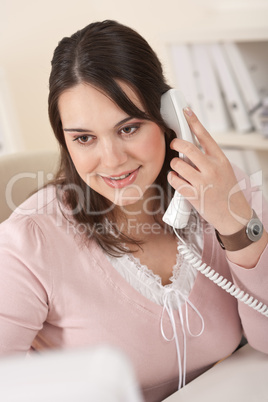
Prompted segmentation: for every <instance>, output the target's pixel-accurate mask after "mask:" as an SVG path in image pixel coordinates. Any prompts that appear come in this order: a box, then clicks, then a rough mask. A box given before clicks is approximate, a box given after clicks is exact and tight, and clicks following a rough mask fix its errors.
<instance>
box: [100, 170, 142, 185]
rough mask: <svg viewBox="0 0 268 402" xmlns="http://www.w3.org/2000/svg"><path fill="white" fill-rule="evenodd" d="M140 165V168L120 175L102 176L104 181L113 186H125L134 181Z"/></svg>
mask: <svg viewBox="0 0 268 402" xmlns="http://www.w3.org/2000/svg"><path fill="white" fill-rule="evenodd" d="M139 169H140V166H139V167H138V169H135V170H132V171H131V172H126V173H122V174H121V175H120V176H109V177H105V176H101V177H102V179H103V180H104V182H105V183H106V184H107V185H108V186H110V187H112V188H123V187H126V186H129V185H130V184H132V183H134V181H135V180H136V178H137V176H138V173H139Z"/></svg>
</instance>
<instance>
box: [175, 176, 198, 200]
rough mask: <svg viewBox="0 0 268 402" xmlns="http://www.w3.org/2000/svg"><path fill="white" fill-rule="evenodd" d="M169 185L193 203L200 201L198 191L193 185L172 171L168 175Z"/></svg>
mask: <svg viewBox="0 0 268 402" xmlns="http://www.w3.org/2000/svg"><path fill="white" fill-rule="evenodd" d="M168 182H169V184H170V185H171V186H172V187H173V188H174V189H175V190H176V191H177V192H178V193H180V194H181V195H182V196H183V197H185V198H187V199H188V200H189V201H190V202H191V203H192V202H193V201H194V200H196V199H198V194H197V190H196V189H195V187H194V186H192V185H191V183H188V182H187V181H185V180H183V179H182V178H181V177H179V176H178V175H177V174H176V173H175V172H173V171H171V172H169V173H168Z"/></svg>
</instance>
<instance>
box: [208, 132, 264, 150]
mask: <svg viewBox="0 0 268 402" xmlns="http://www.w3.org/2000/svg"><path fill="white" fill-rule="evenodd" d="M212 136H213V138H214V139H215V141H216V142H217V143H218V144H219V145H220V146H221V147H230V148H240V149H251V150H255V151H268V138H265V137H264V136H263V135H261V134H259V133H256V132H251V133H245V134H240V133H237V132H236V131H229V132H228V133H221V134H217V133H214V134H212Z"/></svg>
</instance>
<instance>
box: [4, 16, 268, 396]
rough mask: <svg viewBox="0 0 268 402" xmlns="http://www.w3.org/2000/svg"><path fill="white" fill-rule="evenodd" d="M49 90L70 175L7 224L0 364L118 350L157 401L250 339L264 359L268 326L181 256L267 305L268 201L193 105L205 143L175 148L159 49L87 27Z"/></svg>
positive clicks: (70, 43) (194, 124) (123, 30)
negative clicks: (79, 350) (164, 111)
mask: <svg viewBox="0 0 268 402" xmlns="http://www.w3.org/2000/svg"><path fill="white" fill-rule="evenodd" d="M49 86H50V88H49V89H50V93H49V117H50V122H51V125H52V128H53V131H54V133H55V136H56V138H57V140H58V143H59V145H60V150H61V166H60V169H59V172H58V174H57V177H56V179H55V180H54V182H52V183H51V184H50V185H49V186H47V187H45V188H43V189H41V190H40V191H38V192H37V193H36V194H34V195H33V196H32V197H30V198H29V199H28V200H27V201H26V202H25V203H24V204H23V208H20V209H17V210H16V211H15V213H14V214H13V215H12V216H11V217H10V218H9V219H8V220H7V221H6V222H4V223H3V224H1V226H0V261H1V264H0V353H1V354H8V353H14V352H20V353H26V352H28V351H29V350H30V349H36V350H44V349H51V348H72V347H82V346H87V345H96V344H105V345H111V346H113V347H115V348H117V349H120V350H122V351H123V352H124V353H125V354H126V355H127V357H128V358H129V360H130V361H131V362H132V365H133V367H134V370H135V374H136V378H137V380H138V385H139V387H140V388H141V389H142V392H143V396H144V400H145V401H146V402H157V401H161V400H163V399H164V398H165V397H167V396H168V395H170V394H171V393H173V392H174V391H176V390H177V389H178V387H179V388H180V387H182V386H183V385H185V384H186V383H187V382H189V381H191V380H192V379H194V378H195V377H197V376H198V375H199V374H201V373H202V372H204V371H206V370H207V369H208V368H210V367H211V366H212V365H213V364H214V363H215V362H217V361H218V360H220V359H222V358H224V357H226V356H227V355H229V354H231V353H232V352H233V351H234V350H235V349H236V348H237V346H238V345H239V343H240V340H241V337H242V335H243V334H244V335H246V338H247V340H248V342H249V343H250V344H251V345H252V346H253V347H255V348H256V349H259V350H261V351H263V352H265V353H268V343H267V331H268V320H267V317H265V316H263V315H261V314H260V313H259V312H258V311H255V310H253V309H250V308H249V306H247V305H246V304H245V303H244V304H243V303H242V302H241V301H239V302H237V300H236V299H235V298H234V297H232V296H231V295H230V294H229V293H227V292H224V291H223V290H222V289H220V288H219V287H218V286H216V285H215V284H214V283H212V282H211V281H209V279H208V278H206V277H204V276H202V275H201V274H200V273H199V272H197V269H196V264H192V261H190V262H189V261H188V259H187V258H186V257H185V256H184V254H183V251H181V250H182V244H181V243H183V242H187V244H189V246H190V247H191V248H192V250H193V252H194V253H195V254H197V255H198V259H202V261H203V262H204V264H205V265H206V264H207V265H208V264H211V265H212V268H213V270H215V271H216V272H219V275H220V277H219V278H222V277H224V278H227V279H228V280H231V279H233V280H234V281H235V282H236V284H237V285H239V287H240V288H241V289H243V290H244V291H245V292H248V293H250V294H253V295H254V297H256V298H258V299H259V300H260V301H262V302H264V303H266V304H268V299H267V281H268V272H267V259H268V247H267V232H266V230H265V229H264V230H263V233H261V232H259V236H258V238H257V236H255V238H254V236H253V240H250V239H249V237H248V235H247V233H248V230H249V229H250V227H251V228H252V219H251V216H253V217H254V222H256V221H257V222H260V220H259V219H258V217H257V216H259V217H262V220H263V224H264V227H265V228H267V222H268V208H267V204H266V202H265V200H263V199H260V197H256V194H258V195H259V194H260V192H259V189H257V188H256V187H252V183H251V181H250V180H249V178H247V177H245V175H244V174H243V173H242V172H240V171H238V170H237V169H235V168H233V167H232V166H231V164H230V163H229V161H228V160H227V158H226V157H225V155H224V154H223V152H222V151H221V149H220V148H219V146H218V145H217V144H216V142H215V141H214V140H213V139H212V137H211V136H210V134H209V133H208V132H207V131H206V129H205V128H204V127H203V126H202V125H201V124H200V122H199V120H198V118H197V117H196V116H195V114H194V113H193V112H192V111H191V110H190V109H189V108H186V109H185V110H184V112H185V118H186V119H187V122H188V124H189V126H190V129H191V131H192V133H193V135H194V136H196V138H197V140H198V143H199V145H200V146H199V147H196V146H195V144H193V143H190V142H188V141H186V140H185V139H182V138H175V137H176V136H175V133H174V132H173V131H172V130H171V129H170V128H169V127H167V125H166V124H165V122H164V120H163V118H162V116H161V112H160V105H161V99H162V95H163V94H165V93H166V92H167V91H168V90H169V89H170V88H169V85H168V84H167V83H166V81H165V78H164V76H163V72H162V66H161V64H160V62H159V60H158V58H157V56H156V54H155V53H154V51H153V50H152V49H151V48H150V46H149V45H148V43H147V42H146V41H145V40H144V39H143V38H142V37H141V36H140V35H139V34H138V33H137V32H135V31H133V30H132V29H130V28H128V27H126V26H124V25H121V24H119V23H117V22H115V21H103V22H96V23H92V24H89V25H88V26H86V27H85V28H83V29H82V30H80V31H78V32H76V33H75V34H73V35H72V36H71V37H69V38H63V39H62V41H60V42H59V44H58V46H57V48H56V50H55V52H54V56H53V59H52V70H51V75H50V82H49ZM178 152H180V153H181V154H184V155H185V157H186V159H185V160H184V159H182V158H179V157H178ZM187 158H188V160H190V161H191V162H192V164H189V163H187V162H186V160H187ZM170 170H171V172H170ZM168 181H169V182H170V184H169V182H168ZM240 183H242V184H243V190H244V191H242V190H241V188H240ZM175 188H176V190H177V191H178V192H180V194H181V195H182V196H184V197H186V198H187V200H188V201H189V202H190V204H191V206H192V211H191V216H190V219H189V223H188V226H187V227H186V228H185V229H182V230H180V239H179V240H178V239H177V237H176V235H175V232H174V231H173V230H172V229H173V228H170V227H168V226H167V225H166V224H165V223H164V222H163V220H162V217H163V214H164V211H165V210H166V208H167V206H168V203H169V200H170V199H171V198H172V196H173V193H174V189H175ZM193 194H194V197H193ZM253 206H254V210H255V211H254V212H253V211H252V207H253ZM20 211H23V212H24V213H23V215H22V213H20ZM27 211H28V212H29V213H27ZM256 217H257V218H256ZM249 221H250V222H249ZM215 229H216V230H217V236H218V238H220V239H221V240H222V245H223V246H224V244H225V245H226V250H223V249H222V247H221V244H220V243H219V242H218V240H217V237H216V234H215ZM237 233H238V238H239V239H240V240H241V239H242V243H243V242H244V240H245V239H246V244H244V243H243V244H242V246H241V241H240V243H239V242H238V243H239V244H240V245H239V247H237ZM226 239H227V240H226ZM223 243H224V244H223ZM229 245H231V246H232V247H231V248H229ZM234 246H235V247H234ZM184 250H185V249H184ZM230 250H235V251H230ZM202 266H204V265H202ZM213 270H211V271H210V273H211V275H214V271H213ZM220 280H221V279H220ZM189 346H190V347H189ZM37 369H38V368H37ZM104 385H105V384H104Z"/></svg>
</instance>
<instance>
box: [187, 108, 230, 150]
mask: <svg viewBox="0 0 268 402" xmlns="http://www.w3.org/2000/svg"><path fill="white" fill-rule="evenodd" d="M183 111H184V115H185V118H186V120H187V122H188V124H189V127H190V129H191V131H192V132H193V133H194V135H195V136H196V137H197V139H198V141H199V143H200V145H201V147H202V148H203V150H204V151H205V153H207V154H209V155H215V153H222V150H221V149H220V147H219V146H218V144H217V142H216V141H215V140H214V139H213V138H212V136H211V135H210V134H209V132H208V131H207V130H206V129H205V127H204V126H203V125H202V124H201V122H200V121H199V120H198V118H197V116H196V114H195V113H194V112H193V111H192V109H190V108H189V107H186V108H185V109H184V110H183Z"/></svg>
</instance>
